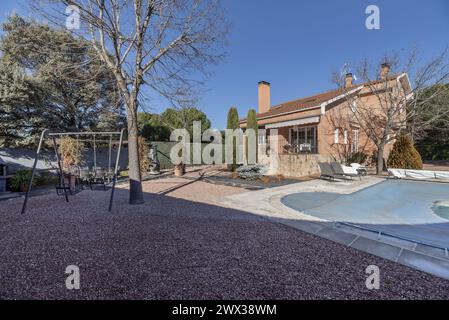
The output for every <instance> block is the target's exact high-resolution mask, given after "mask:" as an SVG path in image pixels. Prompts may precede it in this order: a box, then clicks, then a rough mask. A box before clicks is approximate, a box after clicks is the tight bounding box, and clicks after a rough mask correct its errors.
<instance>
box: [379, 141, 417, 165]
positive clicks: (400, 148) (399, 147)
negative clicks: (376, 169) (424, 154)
mask: <svg viewBox="0 0 449 320" xmlns="http://www.w3.org/2000/svg"><path fill="white" fill-rule="evenodd" d="M387 166H388V167H389V168H400V169H422V159H421V155H420V154H419V152H418V151H417V150H416V148H415V146H414V145H413V142H412V139H411V138H410V136H408V135H401V136H399V138H398V139H397V140H396V142H395V143H394V145H393V149H392V150H391V152H390V155H389V157H388V161H387Z"/></svg>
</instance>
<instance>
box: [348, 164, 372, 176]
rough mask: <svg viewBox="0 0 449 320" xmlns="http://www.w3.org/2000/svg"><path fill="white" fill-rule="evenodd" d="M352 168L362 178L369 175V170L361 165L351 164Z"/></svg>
mask: <svg viewBox="0 0 449 320" xmlns="http://www.w3.org/2000/svg"><path fill="white" fill-rule="evenodd" d="M351 167H353V168H354V169H355V170H357V172H359V173H360V174H361V175H362V176H366V175H368V170H367V169H366V168H365V167H364V166H362V165H361V164H359V163H351Z"/></svg>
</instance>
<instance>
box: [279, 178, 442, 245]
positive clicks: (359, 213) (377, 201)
mask: <svg viewBox="0 0 449 320" xmlns="http://www.w3.org/2000/svg"><path fill="white" fill-rule="evenodd" d="M281 201H282V203H283V204H285V205H286V206H288V207H291V208H293V209H295V210H298V211H302V212H304V213H305V214H308V215H311V216H314V217H318V218H321V219H325V220H328V221H335V222H343V223H349V224H354V225H357V226H360V227H365V228H369V229H370V230H377V231H382V232H386V233H390V234H394V235H398V236H401V237H404V238H407V239H413V240H416V241H419V242H423V243H426V244H431V245H435V246H438V247H444V248H447V247H449V220H447V219H445V218H444V215H441V214H437V213H439V212H440V211H441V210H436V209H435V208H436V206H437V205H438V204H439V203H449V184H445V183H435V182H424V181H408V180H386V181H384V182H382V183H379V184H376V185H374V186H371V187H368V188H365V189H362V190H360V191H358V192H355V193H352V194H348V195H342V194H336V193H327V192H303V193H295V194H291V195H288V196H285V197H284V198H282V200H281ZM440 209H441V208H440ZM443 209H444V210H446V209H447V208H443Z"/></svg>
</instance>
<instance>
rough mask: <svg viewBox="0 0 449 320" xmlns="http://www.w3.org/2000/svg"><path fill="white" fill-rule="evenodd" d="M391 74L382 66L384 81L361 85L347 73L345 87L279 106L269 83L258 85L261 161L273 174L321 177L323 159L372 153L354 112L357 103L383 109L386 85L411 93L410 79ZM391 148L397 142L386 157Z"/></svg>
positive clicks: (328, 159) (368, 140)
mask: <svg viewBox="0 0 449 320" xmlns="http://www.w3.org/2000/svg"><path fill="white" fill-rule="evenodd" d="M389 71H390V69H389V66H388V65H387V64H383V65H382V67H381V70H380V72H379V80H376V81H370V82H365V83H359V84H356V83H354V80H353V76H352V74H347V75H346V77H345V84H344V85H343V86H342V88H339V89H336V90H332V91H328V92H324V93H319V94H316V95H313V96H309V97H305V98H300V99H297V100H293V101H288V102H284V103H281V104H279V105H276V106H271V103H270V83H268V82H265V81H261V82H259V84H258V90H259V92H258V113H257V123H258V127H259V129H265V130H259V131H260V132H259V137H258V143H259V158H258V159H259V160H258V161H259V163H264V164H267V165H269V166H270V171H271V173H272V174H283V175H285V176H292V177H294V176H305V175H313V174H317V173H319V169H318V162H320V161H324V162H328V161H332V160H337V161H341V162H343V161H344V160H343V158H344V155H348V154H353V153H356V152H363V153H365V154H367V155H372V154H373V152H375V150H376V148H375V146H374V145H373V143H372V141H370V139H368V137H367V135H366V134H365V132H364V130H362V128H360V126H359V125H358V123H357V120H356V119H355V117H354V116H351V114H353V113H354V109H353V108H356V107H357V103H359V104H363V105H364V106H366V105H369V106H370V108H372V110H373V112H376V110H379V108H381V106H380V103H379V101H378V100H379V99H378V97H377V95H376V94H374V93H373V92H374V91H373V87H374V88H376V87H378V89H379V90H380V89H381V87H382V86H384V85H385V83H387V84H388V86H389V87H390V88H399V89H401V90H400V92H404V93H405V94H410V92H411V86H410V82H409V79H408V75H407V74H406V73H399V74H393V75H390V74H389ZM376 90H377V89H376ZM404 109H405V108H404ZM404 112H405V111H404ZM404 116H405V113H404ZM240 127H241V128H242V129H245V128H246V119H241V120H240ZM270 129H277V136H276V137H273V136H272V137H271V138H270V136H269V135H270ZM270 141H271V142H270ZM273 142H275V143H273ZM270 144H271V145H270ZM392 145H393V141H391V142H390V143H388V145H386V146H385V152H384V158H385V159H386V158H387V157H388V154H389V152H390V150H391V147H392ZM273 148H276V149H277V152H273V151H276V150H273ZM343 154H344V155H343Z"/></svg>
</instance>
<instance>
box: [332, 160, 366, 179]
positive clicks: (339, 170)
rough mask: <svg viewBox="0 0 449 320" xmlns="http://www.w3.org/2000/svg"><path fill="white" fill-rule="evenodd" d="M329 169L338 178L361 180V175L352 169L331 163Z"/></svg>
mask: <svg viewBox="0 0 449 320" xmlns="http://www.w3.org/2000/svg"><path fill="white" fill-rule="evenodd" d="M331 167H332V170H333V171H334V173H335V174H336V175H338V176H342V177H349V178H351V179H352V177H359V179H362V174H361V173H359V172H358V171H357V170H356V169H355V168H353V167H348V166H345V165H342V164H340V163H338V162H332V163H331Z"/></svg>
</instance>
